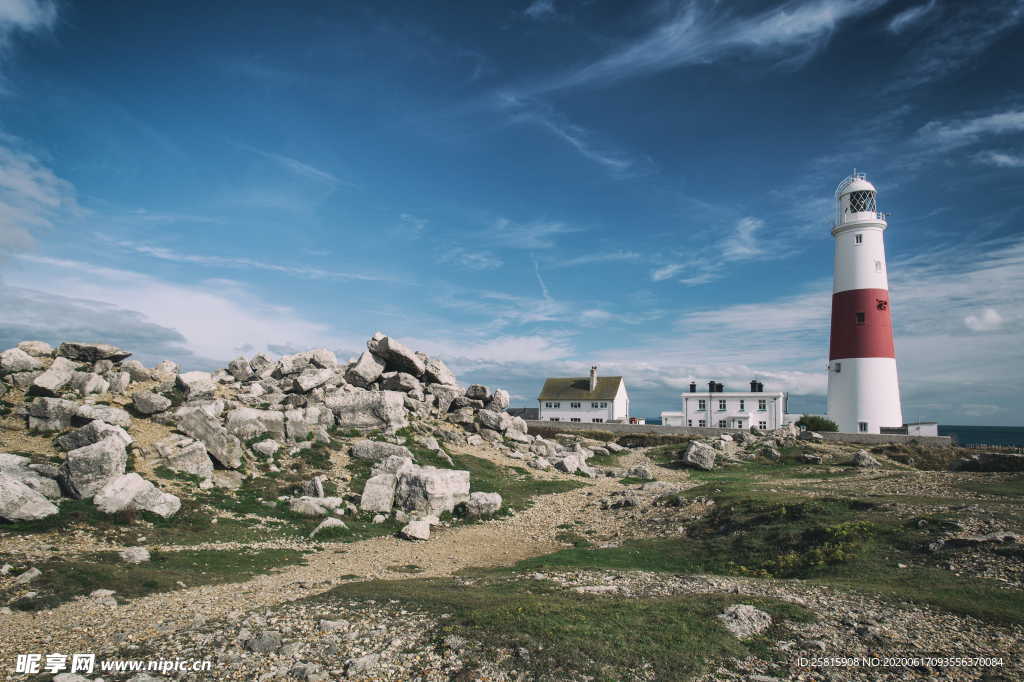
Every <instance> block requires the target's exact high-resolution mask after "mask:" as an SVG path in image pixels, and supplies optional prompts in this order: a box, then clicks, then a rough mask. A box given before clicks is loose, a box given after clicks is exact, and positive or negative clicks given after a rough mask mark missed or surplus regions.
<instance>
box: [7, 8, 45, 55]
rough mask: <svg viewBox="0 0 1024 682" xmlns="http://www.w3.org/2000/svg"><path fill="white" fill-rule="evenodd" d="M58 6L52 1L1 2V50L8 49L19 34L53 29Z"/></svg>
mask: <svg viewBox="0 0 1024 682" xmlns="http://www.w3.org/2000/svg"><path fill="white" fill-rule="evenodd" d="M56 20H57V5H56V4H55V3H54V2H52V1H51V0H3V2H0V49H7V48H8V47H9V46H10V41H11V39H12V38H13V36H15V35H16V34H18V33H31V32H34V31H39V30H43V29H49V28H52V27H53V24H54V22H55V21H56Z"/></svg>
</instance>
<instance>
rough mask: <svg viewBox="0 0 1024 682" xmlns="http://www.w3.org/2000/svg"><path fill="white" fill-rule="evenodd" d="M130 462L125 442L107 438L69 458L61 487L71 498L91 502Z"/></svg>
mask: <svg viewBox="0 0 1024 682" xmlns="http://www.w3.org/2000/svg"><path fill="white" fill-rule="evenodd" d="M127 462H128V453H127V452H126V451H125V446H124V441H122V440H121V439H120V438H118V437H117V436H107V437H106V438H103V439H102V440H99V441H97V442H95V443H93V444H91V445H86V446H85V447H81V448H77V449H75V450H72V451H71V452H69V453H68V454H67V457H66V458H65V460H64V463H63V464H62V465H61V467H60V477H61V483H62V485H63V487H64V489H65V490H67V491H68V494H69V495H70V496H71V497H75V498H78V499H88V498H90V497H92V496H93V495H95V494H96V493H97V492H99V490H100V489H101V488H103V486H105V485H106V484H107V482H108V481H109V480H110V479H112V478H116V477H117V476H120V475H121V474H123V473H124V469H125V465H126V464H127Z"/></svg>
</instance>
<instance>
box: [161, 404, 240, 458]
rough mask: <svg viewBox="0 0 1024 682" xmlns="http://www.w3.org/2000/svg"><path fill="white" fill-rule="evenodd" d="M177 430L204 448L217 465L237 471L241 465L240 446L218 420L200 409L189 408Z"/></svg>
mask: <svg viewBox="0 0 1024 682" xmlns="http://www.w3.org/2000/svg"><path fill="white" fill-rule="evenodd" d="M177 425H178V429H179V430H181V431H182V432H183V433H185V434H187V435H189V436H191V437H192V438H195V439H196V440H198V441H200V442H201V443H202V444H203V445H205V446H206V451H207V452H208V453H210V456H211V457H213V458H214V459H215V460H216V461H217V463H218V464H220V465H221V466H222V467H224V468H226V469H237V468H238V467H239V466H241V464H242V454H243V453H242V444H241V443H240V442H239V440H238V438H236V437H235V436H232V435H231V434H230V433H228V430H227V429H226V428H224V427H223V426H221V423H220V420H218V419H217V418H216V417H212V416H210V414H209V413H207V412H204V411H203V410H202V409H201V408H189V409H187V410H186V411H185V412H184V414H182V415H181V416H180V417H179V419H178V424H177Z"/></svg>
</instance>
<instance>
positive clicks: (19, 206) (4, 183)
mask: <svg viewBox="0 0 1024 682" xmlns="http://www.w3.org/2000/svg"><path fill="white" fill-rule="evenodd" d="M7 140H8V141H9V142H15V140H14V139H13V138H7ZM2 141H3V138H0V142H2ZM79 210H80V209H79V207H78V204H77V202H76V200H75V189H74V187H73V186H72V185H71V183H69V182H67V181H66V180H63V179H61V178H60V177H58V176H57V175H56V174H55V173H54V172H53V171H52V170H51V169H50V168H48V167H47V166H46V165H45V164H43V163H42V162H41V161H40V160H39V159H38V158H36V157H35V156H33V155H32V154H29V153H27V152H23V151H18V150H16V149H14V148H12V147H9V146H5V145H2V144H0V254H7V253H13V252H15V251H20V250H24V249H29V248H31V247H33V246H34V245H35V237H34V233H36V232H38V231H39V230H43V229H48V228H52V227H53V226H54V221H55V220H57V219H58V218H59V217H61V216H64V215H69V214H74V213H77V212H79Z"/></svg>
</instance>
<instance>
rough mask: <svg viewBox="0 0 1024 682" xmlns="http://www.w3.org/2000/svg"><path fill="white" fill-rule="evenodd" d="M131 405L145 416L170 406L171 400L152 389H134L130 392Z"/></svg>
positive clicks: (162, 410)
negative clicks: (134, 390) (133, 391)
mask: <svg viewBox="0 0 1024 682" xmlns="http://www.w3.org/2000/svg"><path fill="white" fill-rule="evenodd" d="M132 406H133V407H134V408H135V409H136V410H137V411H138V412H139V413H140V414H144V415H146V416H149V415H151V414H157V413H158V412H164V411H166V410H168V409H170V407H171V400H170V398H167V397H166V396H162V395H160V394H159V393H154V392H153V391H136V392H135V393H133V394H132Z"/></svg>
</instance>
